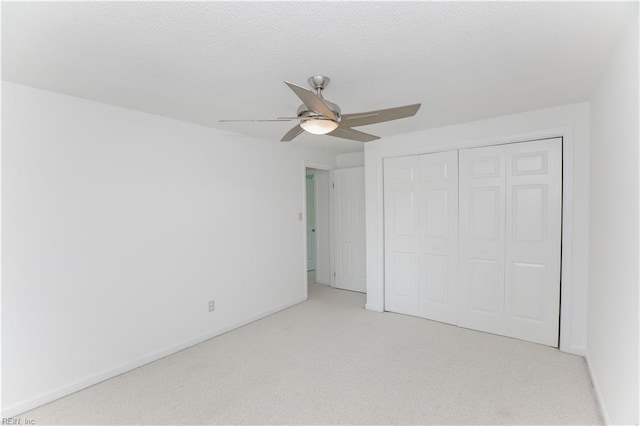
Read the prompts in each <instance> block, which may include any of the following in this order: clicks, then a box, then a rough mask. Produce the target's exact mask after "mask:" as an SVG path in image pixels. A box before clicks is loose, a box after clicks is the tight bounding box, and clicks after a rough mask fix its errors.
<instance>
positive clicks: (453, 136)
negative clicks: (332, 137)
mask: <svg viewBox="0 0 640 426" xmlns="http://www.w3.org/2000/svg"><path fill="white" fill-rule="evenodd" d="M554 136H563V138H564V144H563V157H564V159H563V164H564V167H565V170H564V173H565V175H564V181H563V191H564V192H563V197H564V200H563V211H564V215H565V217H566V220H565V221H564V223H563V231H562V232H563V237H562V238H563V252H562V256H563V259H562V265H563V268H562V308H561V326H560V327H561V329H560V334H561V342H560V346H561V349H562V350H564V351H567V352H571V353H575V354H581V355H583V354H584V353H585V351H586V309H587V278H588V277H587V269H588V254H589V253H588V207H589V169H588V168H589V104H588V103H580V104H573V105H566V106H561V107H556V108H548V109H543V110H537V111H531V112H526V113H521V114H514V115H509V116H504V117H497V118H492V119H488V120H481V121H475V122H470V123H465V124H459V125H455V126H448V127H441V128H436V129H430V130H427V131H422V132H416V133H412V134H405V135H401V136H397V137H389V138H385V139H381V140H377V141H374V142H369V143H367V144H365V166H366V184H365V185H366V205H367V210H366V214H367V309H370V310H374V311H382V310H383V309H384V286H383V265H384V255H383V254H384V252H383V214H382V213H383V204H382V161H383V158H385V157H394V156H401V155H414V154H420V153H425V152H429V151H446V150H451V149H456V148H459V147H469V146H480V145H483V144H497V143H507V142H516V141H526V140H532V139H537V138H544V137H554Z"/></svg>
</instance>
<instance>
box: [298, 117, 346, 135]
mask: <svg viewBox="0 0 640 426" xmlns="http://www.w3.org/2000/svg"><path fill="white" fill-rule="evenodd" d="M300 127H302V128H303V129H304V130H305V131H307V132H309V133H313V134H314V135H326V134H327V133H329V132H332V131H334V130H335V129H337V128H338V123H336V122H335V121H333V120H328V119H326V118H310V119H308V120H304V121H303V122H302V123H300Z"/></svg>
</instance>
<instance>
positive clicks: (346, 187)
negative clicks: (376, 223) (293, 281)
mask: <svg viewBox="0 0 640 426" xmlns="http://www.w3.org/2000/svg"><path fill="white" fill-rule="evenodd" d="M331 173H332V178H333V185H332V187H333V208H334V217H333V227H334V234H333V236H334V245H333V246H334V268H335V269H334V281H333V285H334V287H337V288H341V289H345V290H352V291H360V292H363V293H364V292H366V291H367V287H366V267H365V221H364V219H365V214H364V210H365V205H364V167H354V168H350V169H339V170H334V171H332V172H331Z"/></svg>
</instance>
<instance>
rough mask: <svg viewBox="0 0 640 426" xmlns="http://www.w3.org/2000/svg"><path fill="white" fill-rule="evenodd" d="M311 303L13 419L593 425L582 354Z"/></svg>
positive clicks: (318, 295)
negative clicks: (569, 353) (571, 353)
mask: <svg viewBox="0 0 640 426" xmlns="http://www.w3.org/2000/svg"><path fill="white" fill-rule="evenodd" d="M364 298H365V296H364V295H363V294H360V293H353V292H348V291H341V290H336V289H332V288H330V287H327V286H323V285H319V284H311V285H310V288H309V300H308V301H307V302H304V303H301V304H299V305H297V306H294V307H292V308H290V309H287V310H285V311H282V312H279V313H277V314H274V315H272V316H270V317H268V318H265V319H263V320H260V321H257V322H254V323H252V324H249V325H247V326H245V327H242V328H240V329H237V330H234V331H232V332H230V333H227V334H225V335H222V336H219V337H216V338H214V339H211V340H209V341H207V342H204V343H202V344H200V345H198V346H194V347H192V348H190V349H187V350H184V351H182V352H179V353H177V354H175V355H172V356H170V357H167V358H164V359H162V360H160V361H156V362H154V363H152V364H149V365H146V366H144V367H141V368H138V369H136V370H133V371H131V372H129V373H126V374H123V375H120V376H118V377H115V378H113V379H110V380H107V381H105V382H103V383H100V384H98V385H96V386H93V387H91V388H88V389H85V390H83V391H81V392H78V393H75V394H73V395H70V396H68V397H66V398H63V399H60V400H58V401H55V402H53V403H51V404H48V405H45V406H43V407H40V408H38V409H36V410H33V411H30V412H28V413H25V414H23V415H22V416H21V417H23V418H29V419H33V420H35V422H36V424H38V425H42V424H536V425H541V424H580V425H586V424H602V420H601V418H600V415H599V411H598V407H597V404H596V401H595V397H594V394H593V391H592V387H591V383H590V380H589V375H588V373H587V369H586V365H585V362H584V359H583V358H581V357H578V356H573V355H568V354H565V353H562V352H560V351H558V350H557V349H553V348H549V347H545V346H541V345H537V344H533V343H527V342H522V341H518V340H514V339H510V338H506V337H500V336H494V335H490V334H485V333H480V332H475V331H471V330H465V329H462V328H458V327H453V326H449V325H445V324H441V323H438V322H433V321H427V320H423V319H418V318H413V317H409V316H404V315H397V314H392V313H384V314H380V313H375V312H368V311H365V310H364V309H363V306H364Z"/></svg>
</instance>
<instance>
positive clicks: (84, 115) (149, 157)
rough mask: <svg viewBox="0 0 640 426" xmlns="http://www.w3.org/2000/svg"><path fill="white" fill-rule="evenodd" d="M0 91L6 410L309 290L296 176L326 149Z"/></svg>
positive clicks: (20, 89)
mask: <svg viewBox="0 0 640 426" xmlns="http://www.w3.org/2000/svg"><path fill="white" fill-rule="evenodd" d="M2 90H3V92H2V123H3V126H2V143H3V146H2V149H3V152H2V197H3V198H2V205H3V211H2V230H3V234H2V237H3V239H2V249H3V250H2V266H3V268H2V339H3V342H2V350H3V352H2V372H3V376H2V388H3V399H2V407H3V413H2V415H3V416H5V417H6V416H10V415H14V414H17V413H20V412H22V411H25V410H27V409H30V408H32V407H34V406H37V405H39V404H42V403H45V402H48V401H50V400H52V399H54V398H57V397H60V396H63V395H65V394H68V393H70V392H72V391H75V390H77V389H80V388H82V387H85V386H87V385H90V384H93V383H95V382H97V381H99V380H101V379H104V378H107V377H110V376H112V375H114V374H117V373H120V372H122V371H126V370H128V369H130V368H133V367H136V366H138V365H140V364H143V363H146V362H149V361H152V360H154V359H156V358H158V357H160V356H163V355H166V354H168V353H171V352H173V351H175V350H177V349H180V348H183V347H186V346H189V345H192V344H195V343H198V342H199V341H201V340H203V339H206V338H208V337H211V336H214V335H217V334H219V333H221V332H223V331H225V330H228V329H230V328H233V327H235V326H238V325H241V324H243V323H246V322H248V321H251V320H253V319H256V318H258V317H261V316H264V315H266V314H268V313H271V312H274V311H276V310H279V309H282V308H284V307H287V306H289V305H291V304H295V303H297V302H300V301H302V300H304V299H305V298H306V296H307V294H306V268H305V263H306V259H305V257H304V256H305V254H304V243H305V224H304V221H301V220H300V219H299V217H298V214H299V212H303V211H304V177H303V176H304V175H303V173H302V172H303V171H304V164H305V162H315V163H320V164H329V165H332V166H333V165H334V159H333V158H332V157H331V156H329V155H321V154H314V153H311V152H307V151H305V150H302V149H300V148H299V147H298V146H296V145H295V144H280V143H278V142H277V141H273V142H272V141H265V140H256V139H251V138H248V137H244V136H239V135H235V134H231V133H225V132H222V131H218V130H214V129H210V128H206V127H201V126H197V125H192V124H188V123H184V122H180V121H175V120H170V119H166V118H163V117H158V116H153V115H149V114H144V113H140V112H136V111H132V110H127V109H123V108H118V107H114V106H110V105H105V104H100V103H96V102H91V101H87V100H83V99H78V98H73V97H69V96H63V95H59V94H55V93H51V92H46V91H42V90H38V89H33V88H29V87H26V86H21V85H17V84H13V83H3V86H2ZM276 245H277V248H278V249H277V250H274V246H276ZM210 299H215V301H216V310H215V312H213V313H209V312H208V310H207V301H208V300H210Z"/></svg>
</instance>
